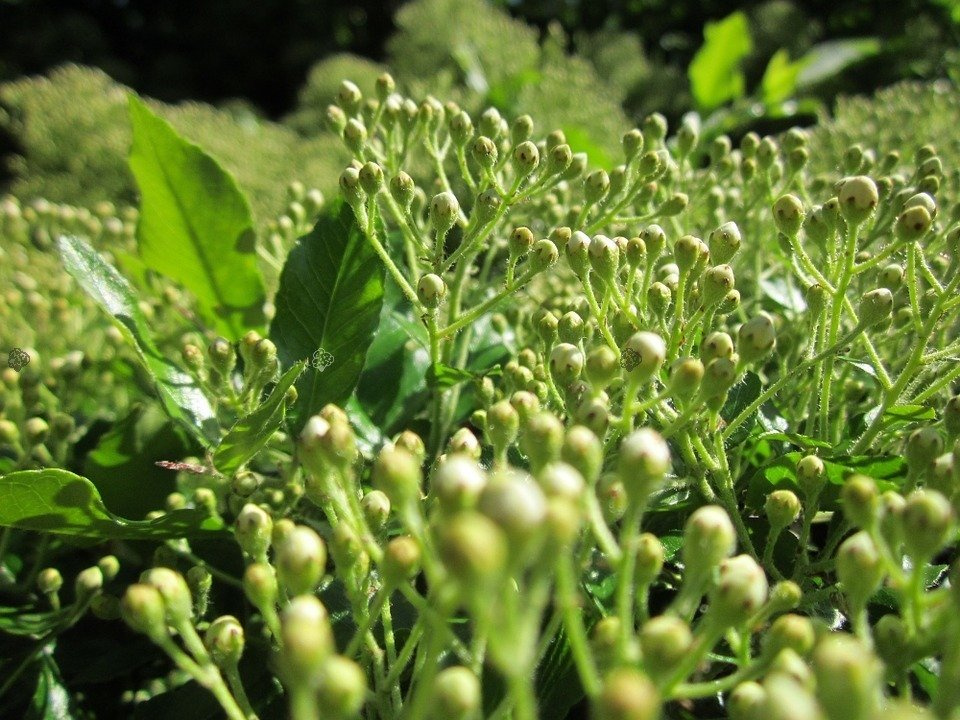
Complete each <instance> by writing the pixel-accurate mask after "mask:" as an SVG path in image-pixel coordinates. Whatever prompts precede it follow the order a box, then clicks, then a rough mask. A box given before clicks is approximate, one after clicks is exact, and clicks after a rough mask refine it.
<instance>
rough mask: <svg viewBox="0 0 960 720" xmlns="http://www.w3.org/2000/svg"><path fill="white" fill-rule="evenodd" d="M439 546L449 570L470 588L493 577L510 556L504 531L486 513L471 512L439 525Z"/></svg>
mask: <svg viewBox="0 0 960 720" xmlns="http://www.w3.org/2000/svg"><path fill="white" fill-rule="evenodd" d="M437 549H438V550H439V553H440V557H441V559H442V560H443V563H444V565H445V566H446V568H447V570H448V572H450V574H451V575H452V576H453V577H454V578H456V579H458V580H459V581H460V582H462V583H465V584H466V585H467V587H468V588H469V587H473V586H476V585H483V584H485V583H486V582H487V581H489V580H490V579H492V578H493V577H494V576H496V575H497V574H498V573H499V572H500V571H501V569H502V568H503V565H504V563H505V562H506V559H507V542H506V537H505V536H504V533H503V531H502V530H501V529H500V528H499V527H498V526H497V525H496V524H495V523H494V522H493V521H492V520H490V519H489V518H488V517H486V516H485V515H481V514H480V513H475V512H469V511H467V512H462V513H459V514H457V515H454V516H453V517H452V518H450V519H449V520H445V521H444V522H443V523H442V524H441V525H440V527H439V529H438V542H437Z"/></svg>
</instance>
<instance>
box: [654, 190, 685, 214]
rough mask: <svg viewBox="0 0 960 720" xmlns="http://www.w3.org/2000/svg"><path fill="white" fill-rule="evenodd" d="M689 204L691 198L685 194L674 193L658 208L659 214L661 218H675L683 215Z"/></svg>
mask: <svg viewBox="0 0 960 720" xmlns="http://www.w3.org/2000/svg"><path fill="white" fill-rule="evenodd" d="M689 204H690V198H689V197H687V196H686V195H685V194H684V193H680V192H678V193H674V194H673V195H671V196H670V197H669V198H668V199H667V200H664V202H663V203H662V204H661V205H660V207H659V208H657V214H658V215H660V216H661V217H673V216H674V215H679V214H680V213H682V212H683V211H684V210H685V209H686V207H687V205H689Z"/></svg>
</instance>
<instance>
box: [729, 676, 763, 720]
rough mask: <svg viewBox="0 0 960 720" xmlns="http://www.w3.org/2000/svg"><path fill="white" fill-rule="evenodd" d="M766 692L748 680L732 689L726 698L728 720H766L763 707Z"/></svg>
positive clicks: (760, 686)
mask: <svg viewBox="0 0 960 720" xmlns="http://www.w3.org/2000/svg"><path fill="white" fill-rule="evenodd" d="M766 702H767V691H766V690H764V689H763V686H762V685H760V684H759V683H756V682H753V681H752V680H748V681H747V682H743V683H740V684H739V685H737V687H736V688H734V690H733V692H731V693H730V696H729V697H728V698H727V703H726V710H727V714H728V716H729V718H730V720H766V715H765V712H764V710H765V708H764V705H765V704H766Z"/></svg>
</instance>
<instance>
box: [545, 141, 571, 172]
mask: <svg viewBox="0 0 960 720" xmlns="http://www.w3.org/2000/svg"><path fill="white" fill-rule="evenodd" d="M573 159H574V156H573V151H572V150H571V149H570V146H569V145H567V144H566V143H563V144H561V145H557V146H556V147H553V148H550V150H549V151H548V152H547V171H546V174H547V175H550V176H552V175H557V174H559V173H564V174H566V172H567V171H568V170H569V169H570V168H571V167H572V166H573ZM577 174H578V175H579V173H577Z"/></svg>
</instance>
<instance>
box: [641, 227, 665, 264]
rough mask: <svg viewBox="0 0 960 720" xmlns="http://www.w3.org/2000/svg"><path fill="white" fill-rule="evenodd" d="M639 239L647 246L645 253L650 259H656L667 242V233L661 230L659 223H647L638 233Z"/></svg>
mask: <svg viewBox="0 0 960 720" xmlns="http://www.w3.org/2000/svg"><path fill="white" fill-rule="evenodd" d="M640 239H641V240H643V243H644V245H646V247H647V254H648V255H649V256H650V260H651V261H653V260H656V259H657V257H659V256H660V253H662V252H663V248H664V247H666V244H667V234H666V233H665V232H664V231H663V228H662V227H660V226H659V225H649V226H647V227H646V228H644V229H643V232H641V233H640Z"/></svg>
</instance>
